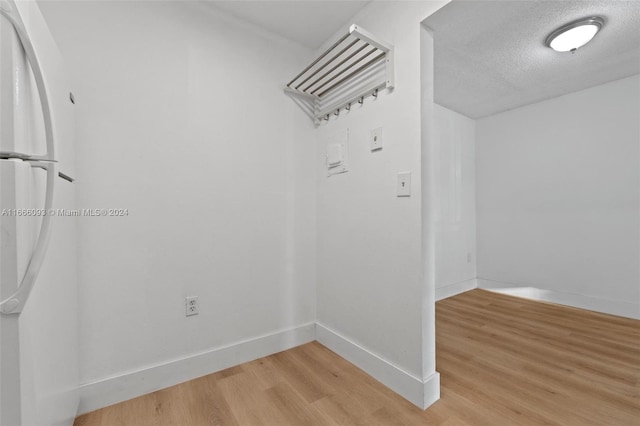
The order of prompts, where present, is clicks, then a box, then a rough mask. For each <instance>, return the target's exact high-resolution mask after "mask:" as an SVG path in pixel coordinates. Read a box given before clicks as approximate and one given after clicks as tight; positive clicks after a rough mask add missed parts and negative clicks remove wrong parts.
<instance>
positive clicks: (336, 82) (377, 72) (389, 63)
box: [284, 25, 394, 124]
mask: <svg viewBox="0 0 640 426" xmlns="http://www.w3.org/2000/svg"><path fill="white" fill-rule="evenodd" d="M393 84H394V72H393V46H392V45H390V44H387V43H385V42H383V41H380V40H378V39H376V38H375V37H374V36H373V35H372V34H370V33H369V32H367V31H366V30H364V29H363V28H361V27H359V26H357V25H351V27H349V32H348V33H347V34H345V35H344V36H342V37H341V38H340V39H339V40H338V41H337V42H335V43H334V44H333V45H332V46H331V47H330V48H329V49H327V50H326V51H325V52H324V53H323V54H322V55H320V56H319V57H318V58H317V59H316V60H315V61H313V62H312V63H311V64H310V65H309V66H308V67H306V68H305V69H304V70H302V71H301V72H300V73H299V74H298V75H297V76H295V77H294V78H293V79H292V80H291V81H290V82H289V83H287V85H286V86H285V88H284V91H285V93H286V94H287V95H289V96H290V97H291V98H292V99H293V100H294V101H295V102H296V103H297V104H298V106H300V108H302V110H303V111H304V112H305V113H306V114H307V115H308V116H309V117H310V118H311V119H312V120H313V121H314V123H316V124H320V123H321V122H322V120H328V119H329V116H330V115H331V114H335V115H339V114H340V111H342V110H350V109H351V105H352V104H355V103H359V104H363V103H364V100H365V98H367V97H369V96H374V97H377V96H378V91H379V90H382V89H390V88H392V87H393Z"/></svg>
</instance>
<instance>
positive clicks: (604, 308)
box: [478, 278, 640, 319]
mask: <svg viewBox="0 0 640 426" xmlns="http://www.w3.org/2000/svg"><path fill="white" fill-rule="evenodd" d="M478 288H481V289H484V290H490V291H495V292H498V293H504V294H508V295H511V296H518V297H524V298H526V299H533V300H541V301H544V302H551V303H557V304H559V305H567V306H571V307H574V308H580V309H588V310H590V311H595V312H601V313H605V314H610V315H617V316H621V317H627V318H633V319H640V303H637V302H636V303H634V302H629V301H625V300H609V299H602V298H599V297H593V296H584V295H581V294H570V293H562V292H559V291H553V290H547V289H543V288H537V287H533V286H525V285H519V284H513V283H507V282H501V281H493V280H485V279H482V278H478Z"/></svg>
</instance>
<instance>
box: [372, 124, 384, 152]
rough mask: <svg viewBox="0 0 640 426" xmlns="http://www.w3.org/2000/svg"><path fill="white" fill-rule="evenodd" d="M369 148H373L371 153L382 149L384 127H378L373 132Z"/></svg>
mask: <svg viewBox="0 0 640 426" xmlns="http://www.w3.org/2000/svg"><path fill="white" fill-rule="evenodd" d="M369 146H370V147H371V151H377V150H379V149H382V127H378V128H377V129H373V130H372V131H371V139H370V140H369Z"/></svg>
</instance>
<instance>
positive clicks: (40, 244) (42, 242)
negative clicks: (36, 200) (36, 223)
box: [0, 161, 57, 315]
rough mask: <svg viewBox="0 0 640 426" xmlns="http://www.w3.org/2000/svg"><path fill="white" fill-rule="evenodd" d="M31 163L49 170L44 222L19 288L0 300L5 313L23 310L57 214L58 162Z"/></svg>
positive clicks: (38, 271) (34, 166)
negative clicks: (54, 196)
mask: <svg viewBox="0 0 640 426" xmlns="http://www.w3.org/2000/svg"><path fill="white" fill-rule="evenodd" d="M29 164H30V165H31V167H33V168H38V169H43V170H45V171H46V172H47V188H46V195H45V201H44V212H45V214H44V215H43V216H42V224H41V225H40V233H39V234H38V239H37V242H36V246H35V248H34V250H33V253H31V259H29V264H28V265H27V270H26V271H25V273H24V277H23V278H22V282H21V283H20V285H19V286H18V289H17V290H16V291H15V293H13V294H12V295H11V296H9V297H8V298H7V299H5V300H3V301H2V302H0V314H3V315H16V314H19V313H20V312H22V309H23V308H24V305H25V303H26V302H27V298H28V297H29V293H31V290H32V289H33V285H34V284H35V282H36V279H37V278H38V274H39V273H40V268H41V267H42V263H43V262H44V258H45V254H46V252H47V247H48V246H49V239H50V238H51V225H52V223H51V221H52V219H53V217H54V216H55V211H53V192H54V187H55V179H56V176H57V173H56V163H52V162H45V161H30V162H29Z"/></svg>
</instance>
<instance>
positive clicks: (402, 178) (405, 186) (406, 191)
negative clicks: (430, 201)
mask: <svg viewBox="0 0 640 426" xmlns="http://www.w3.org/2000/svg"><path fill="white" fill-rule="evenodd" d="M410 196H411V172H400V173H398V197H410Z"/></svg>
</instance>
